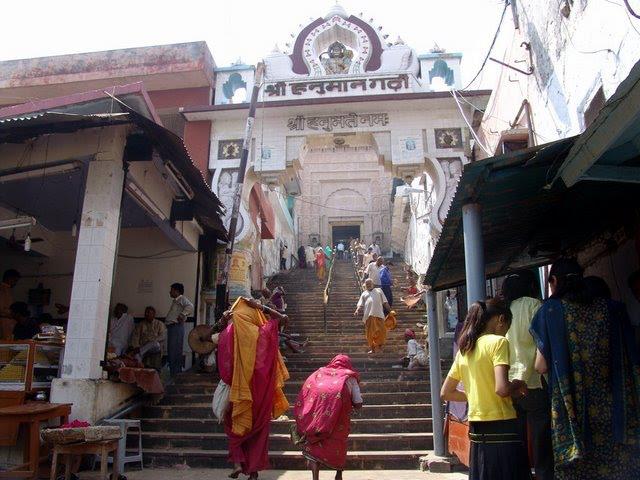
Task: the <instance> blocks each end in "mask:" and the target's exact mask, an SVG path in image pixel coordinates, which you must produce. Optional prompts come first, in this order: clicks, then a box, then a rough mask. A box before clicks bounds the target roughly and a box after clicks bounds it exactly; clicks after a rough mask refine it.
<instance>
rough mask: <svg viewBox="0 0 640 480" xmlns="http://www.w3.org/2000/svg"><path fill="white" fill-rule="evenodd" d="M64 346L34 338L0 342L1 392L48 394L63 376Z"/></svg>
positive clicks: (29, 394) (30, 394) (28, 394)
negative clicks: (53, 383) (37, 340)
mask: <svg viewBox="0 0 640 480" xmlns="http://www.w3.org/2000/svg"><path fill="white" fill-rule="evenodd" d="M63 355H64V345H62V344H56V343H43V342H36V341H33V340H24V341H13V342H10V341H4V342H0V391H2V392H11V391H13V392H24V394H25V395H27V396H32V395H35V394H37V393H38V392H45V393H46V396H47V398H48V396H49V395H48V393H49V390H50V388H51V382H52V380H53V379H54V378H56V377H59V376H60V369H61V367H62V360H63Z"/></svg>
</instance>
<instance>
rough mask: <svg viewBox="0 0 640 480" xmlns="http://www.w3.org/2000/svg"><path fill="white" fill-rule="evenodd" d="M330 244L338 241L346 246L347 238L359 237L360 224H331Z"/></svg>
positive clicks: (335, 243)
mask: <svg viewBox="0 0 640 480" xmlns="http://www.w3.org/2000/svg"><path fill="white" fill-rule="evenodd" d="M331 238H332V245H334V246H335V245H337V244H338V243H339V242H342V243H344V245H345V247H348V245H349V240H350V239H352V238H360V224H357V225H353V224H352V225H331Z"/></svg>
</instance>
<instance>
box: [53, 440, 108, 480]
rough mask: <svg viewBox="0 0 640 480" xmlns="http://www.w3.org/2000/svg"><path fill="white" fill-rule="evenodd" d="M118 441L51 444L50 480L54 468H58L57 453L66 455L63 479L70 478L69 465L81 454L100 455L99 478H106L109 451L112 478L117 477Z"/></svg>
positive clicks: (106, 479)
mask: <svg viewBox="0 0 640 480" xmlns="http://www.w3.org/2000/svg"><path fill="white" fill-rule="evenodd" d="M118 442H119V440H105V441H101V442H82V443H70V444H68V445H54V446H53V461H52V462H51V477H50V480H55V479H56V473H57V472H56V470H57V469H58V455H66V456H67V458H66V466H65V471H64V480H69V479H70V478H71V465H72V463H73V459H74V457H81V456H82V455H92V454H93V455H100V478H101V479H102V480H108V479H109V477H108V476H107V469H108V466H109V461H108V458H109V453H111V452H113V476H112V477H111V478H113V479H114V480H115V479H117V478H118V476H119V474H120V469H119V466H118Z"/></svg>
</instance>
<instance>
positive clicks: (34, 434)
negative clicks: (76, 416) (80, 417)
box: [0, 402, 71, 479]
mask: <svg viewBox="0 0 640 480" xmlns="http://www.w3.org/2000/svg"><path fill="white" fill-rule="evenodd" d="M70 413H71V404H70V403H46V402H27V403H25V404H23V405H15V406H11V407H3V408H0V430H5V429H7V428H9V427H10V426H12V425H14V426H15V425H19V424H21V423H26V424H27V431H28V435H27V438H28V442H27V447H25V449H24V464H23V465H20V466H18V467H16V468H19V469H21V470H17V469H16V470H9V471H4V472H0V478H31V479H36V478H38V465H39V464H40V423H42V422H46V421H48V420H53V419H55V418H59V419H60V424H61V425H62V424H63V423H67V421H68V419H69V414H70Z"/></svg>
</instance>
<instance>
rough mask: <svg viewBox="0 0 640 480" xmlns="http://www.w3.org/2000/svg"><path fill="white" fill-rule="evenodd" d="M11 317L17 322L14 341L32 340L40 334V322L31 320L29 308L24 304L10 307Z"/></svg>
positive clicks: (14, 328) (14, 304) (14, 329)
mask: <svg viewBox="0 0 640 480" xmlns="http://www.w3.org/2000/svg"><path fill="white" fill-rule="evenodd" d="M9 310H10V311H11V317H12V318H13V319H14V320H15V321H16V324H15V326H14V327H13V339H14V340H31V339H32V338H33V337H34V336H35V335H37V334H38V333H40V327H39V326H38V322H36V321H35V320H34V319H32V318H31V316H30V314H29V306H28V305H27V304H26V303H24V302H14V303H12V304H11V306H10V307H9Z"/></svg>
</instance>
